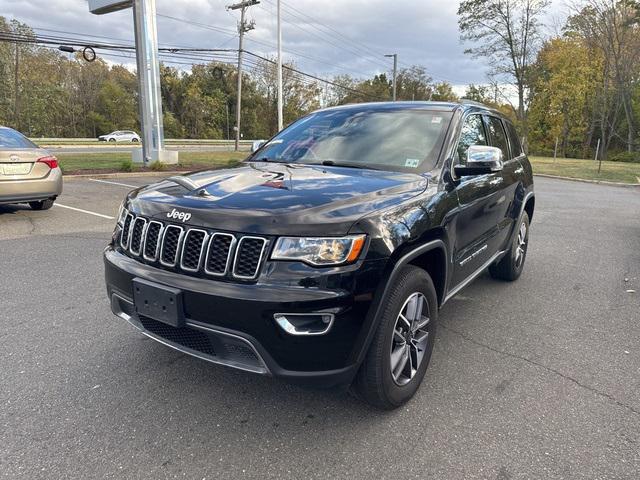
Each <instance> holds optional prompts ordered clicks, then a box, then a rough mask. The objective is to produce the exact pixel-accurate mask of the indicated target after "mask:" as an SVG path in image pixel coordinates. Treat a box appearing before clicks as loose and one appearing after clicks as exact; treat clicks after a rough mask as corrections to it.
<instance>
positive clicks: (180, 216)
mask: <svg viewBox="0 0 640 480" xmlns="http://www.w3.org/2000/svg"><path fill="white" fill-rule="evenodd" d="M167 218H173V219H174V220H180V221H181V222H188V221H189V219H190V218H191V214H190V213H185V212H179V211H177V210H176V209H175V208H174V209H173V210H171V211H170V212H169V213H167Z"/></svg>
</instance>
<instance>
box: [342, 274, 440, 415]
mask: <svg viewBox="0 0 640 480" xmlns="http://www.w3.org/2000/svg"><path fill="white" fill-rule="evenodd" d="M382 302H383V305H384V307H383V311H382V315H381V318H380V324H379V325H378V328H377V330H376V333H375V335H374V338H373V340H372V343H371V346H370V347H369V351H368V352H367V356H366V357H365V360H364V362H363V363H362V366H361V367H360V370H359V372H358V375H357V377H356V380H355V382H354V385H353V390H354V391H355V393H356V395H357V396H359V397H360V398H361V399H363V400H364V401H366V402H368V403H370V404H372V405H374V406H376V407H378V408H381V409H384V410H392V409H394V408H398V407H400V406H401V405H403V404H404V403H406V402H407V401H409V400H410V399H411V397H413V395H414V394H415V393H416V391H417V390H418V387H420V384H421V383H422V379H423V378H424V375H425V373H426V371H427V367H428V365H429V361H430V359H431V352H432V351H433V345H434V341H435V334H436V324H437V320H438V299H437V296H436V290H435V288H434V286H433V281H432V280H431V277H430V276H429V274H428V273H427V272H425V271H424V270H422V269H421V268H418V267H414V266H406V267H404V268H403V269H402V271H401V272H400V275H399V277H398V279H397V281H396V282H394V285H393V287H392V288H391V291H390V292H389V293H388V295H387V297H386V298H383V299H382Z"/></svg>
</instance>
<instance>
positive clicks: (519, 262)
mask: <svg viewBox="0 0 640 480" xmlns="http://www.w3.org/2000/svg"><path fill="white" fill-rule="evenodd" d="M528 248H529V215H528V214H527V212H523V213H522V217H520V222H519V224H518V231H517V232H516V235H515V238H514V239H513V242H512V243H511V248H510V249H509V251H508V252H507V253H506V254H505V256H504V257H502V258H501V259H500V260H499V261H498V262H497V263H494V264H493V265H491V266H490V267H489V273H490V274H491V276H492V277H493V278H496V279H498V280H506V281H507V282H513V281H515V280H517V279H518V278H520V275H521V274H522V270H524V261H525V260H526V259H527V250H528Z"/></svg>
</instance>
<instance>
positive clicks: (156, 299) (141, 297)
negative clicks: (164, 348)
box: [133, 278, 185, 328]
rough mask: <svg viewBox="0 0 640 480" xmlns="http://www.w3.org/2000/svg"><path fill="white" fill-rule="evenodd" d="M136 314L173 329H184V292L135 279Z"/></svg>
mask: <svg viewBox="0 0 640 480" xmlns="http://www.w3.org/2000/svg"><path fill="white" fill-rule="evenodd" d="M133 303H134V305H135V309H136V313H137V314H139V315H144V316H145V317H149V318H151V319H153V320H156V321H158V322H162V323H165V324H167V325H171V326H172V327H176V328H181V327H184V324H185V318H184V304H183V299H182V291H181V290H178V289H177V288H171V287H167V286H165V285H159V284H157V283H153V282H149V281H147V280H143V279H141V278H134V279H133Z"/></svg>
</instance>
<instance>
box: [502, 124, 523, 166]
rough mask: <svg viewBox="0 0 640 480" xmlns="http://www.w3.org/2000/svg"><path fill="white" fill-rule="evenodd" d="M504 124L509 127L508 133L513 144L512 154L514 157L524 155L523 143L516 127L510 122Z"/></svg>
mask: <svg viewBox="0 0 640 480" xmlns="http://www.w3.org/2000/svg"><path fill="white" fill-rule="evenodd" d="M504 126H505V127H506V128H507V135H508V136H509V143H510V144H511V156H512V157H513V158H516V157H519V156H520V155H522V144H521V143H520V139H519V138H518V132H516V128H515V127H514V126H513V125H512V124H511V123H509V122H504Z"/></svg>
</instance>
